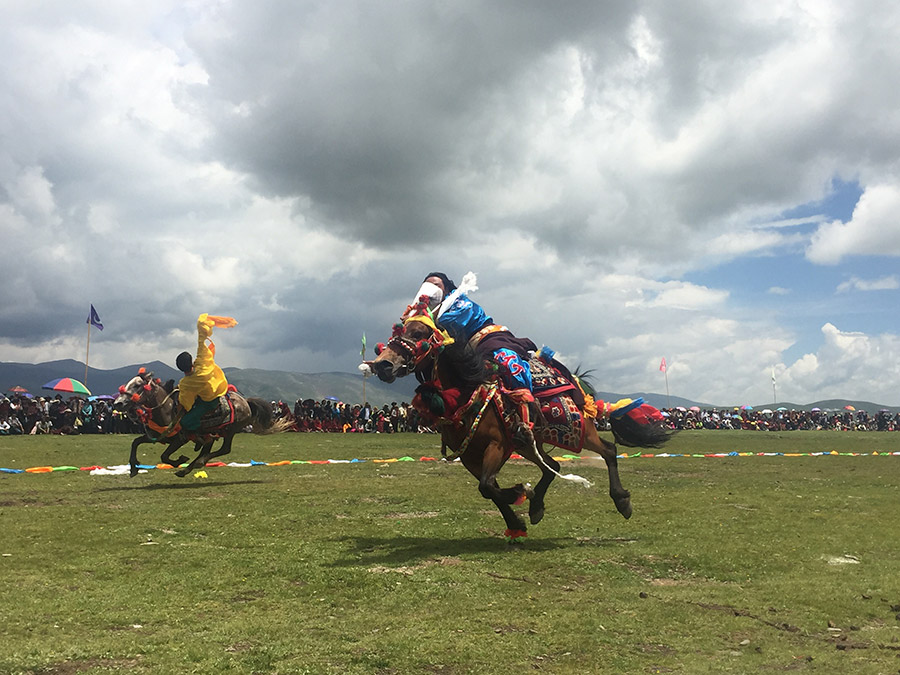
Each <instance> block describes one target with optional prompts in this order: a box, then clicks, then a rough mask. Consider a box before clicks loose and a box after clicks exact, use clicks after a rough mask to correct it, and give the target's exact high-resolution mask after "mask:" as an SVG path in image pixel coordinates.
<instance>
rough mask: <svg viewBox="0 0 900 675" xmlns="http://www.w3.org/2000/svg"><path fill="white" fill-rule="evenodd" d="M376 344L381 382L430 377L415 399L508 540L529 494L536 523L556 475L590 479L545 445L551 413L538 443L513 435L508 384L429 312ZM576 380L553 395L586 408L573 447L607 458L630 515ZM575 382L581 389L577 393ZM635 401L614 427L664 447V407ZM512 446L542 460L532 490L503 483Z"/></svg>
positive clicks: (519, 529)
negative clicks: (567, 468)
mask: <svg viewBox="0 0 900 675" xmlns="http://www.w3.org/2000/svg"><path fill="white" fill-rule="evenodd" d="M376 351H378V352H379V353H378V355H377V358H376V359H375V360H374V361H372V362H369V363H367V364H363V367H366V366H367V367H368V368H370V369H371V370H372V371H373V372H374V373H375V374H376V375H377V376H378V378H379V379H381V380H382V381H384V382H393V381H394V380H395V379H396V378H398V377H403V376H405V375H408V374H409V373H414V374H415V375H416V377H417V379H418V380H419V381H420V382H423V383H426V382H427V384H423V385H422V386H420V387H419V389H417V392H418V395H417V397H416V398H417V400H416V403H417V405H418V406H419V407H421V406H422V405H423V404H424V406H426V407H428V408H430V410H431V412H432V413H433V414H435V416H437V417H439V418H440V422H441V434H442V438H441V440H442V443H443V444H444V445H445V446H446V447H448V448H450V449H451V450H452V451H453V453H454V456H458V457H459V459H460V460H461V462H462V464H463V465H464V466H465V467H466V468H467V469H468V470H469V472H470V473H472V475H473V476H475V477H476V478H477V479H478V489H479V491H480V492H481V495H482V496H483V497H485V498H486V499H490V500H491V501H493V502H494V504H495V505H496V506H497V508H498V509H499V510H500V513H501V515H502V516H503V519H504V521H505V522H506V527H507V530H506V536H507V539H508V540H509V541H511V542H514V541H516V540H518V539H519V538H521V537H524V536H526V529H527V528H526V525H525V523H524V521H523V520H522V519H521V518H520V517H519V516H518V515H517V514H516V513H515V512H514V511H513V509H512V506H513V505H515V504H519V503H521V502H522V501H523V500H524V499H525V498H528V499H529V500H530V503H529V508H528V513H529V519H530V521H531V523H532V524H536V523H538V522H540V520H541V518H543V515H544V495H545V494H546V492H547V489H548V488H549V487H550V483H551V482H552V481H553V479H554V478H555V477H556V476H561V477H563V478H567V479H576V480H581V481H583V482H585V483H586V481H584V479H581V478H580V477H578V476H571V475H568V476H562V475H561V474H560V473H559V469H560V465H559V462H557V461H556V460H555V459H553V457H551V456H550V455H549V454H548V453H547V452H545V451H544V448H543V445H544V443H547V444H551V445H560V435H559V433H558V430H554V429H552V428H551V427H550V425H548V424H547V423H546V421H545V420H535V427H534V431H533V434H534V442H533V443H532V442H525V443H521V442H517V441H516V440H515V439H514V436H513V434H512V433H511V431H510V427H511V424H510V423H508V422H507V421H505V420H504V417H507V418H508V417H509V415H508V414H507V413H508V411H509V410H510V409H515V407H516V406H515V405H512V404H510V402H509V401H505V395H504V393H503V388H502V385H501V384H500V383H499V382H498V381H497V379H496V377H494V378H492V377H490V375H489V374H487V371H486V368H485V364H484V362H483V361H482V360H481V359H480V358H479V357H478V356H477V355H476V354H475V351H474V350H473V349H472V348H471V347H470V346H469V345H467V344H465V343H459V342H455V341H454V340H453V339H452V338H451V337H450V336H449V335H448V334H447V333H445V332H444V331H441V330H440V329H439V328H437V327H436V326H435V324H434V322H433V321H432V320H431V319H430V317H429V316H428V315H427V313H425V314H422V313H420V314H414V315H413V316H410V317H408V318H407V319H406V320H405V321H404V322H403V324H398V325H397V326H396V327H395V333H394V337H393V338H392V339H391V340H390V342H388V343H387V345H383V346H382V345H379V349H378V350H376ZM563 371H564V372H566V373H567V372H568V371H565V369H563ZM572 379H573V380H577V378H574V377H573V378H572ZM571 384H572V388H571V389H570V393H569V394H568V395H566V394H562V395H557V396H555V397H553V406H555V407H557V408H559V407H563V408H565V409H567V410H570V411H576V410H577V411H578V412H580V413H581V415H580V428H578V429H574V430H573V431H574V433H572V434H568V435H567V436H566V437H567V438H568V439H570V440H571V439H575V440H574V442H571V444H570V445H569V447H570V448H571V449H572V450H574V451H576V452H578V451H580V450H581V449H582V448H584V449H587V450H590V451H591V452H594V453H596V454H598V455H600V456H601V457H603V459H604V461H605V462H606V466H607V470H608V474H609V495H610V497H611V498H612V500H613V502H614V503H615V505H616V509H617V510H618V511H619V513H621V514H622V515H623V516H624V517H625V518H629V517H631V513H632V506H631V494H630V493H629V492H628V490H626V489H625V488H624V487H623V486H622V482H621V480H620V478H619V468H618V460H617V457H616V445H615V443H611V442H609V441H606V440H604V439H602V438H601V437H600V436H599V435H598V433H597V429H596V427H595V426H594V424H593V420H592V419H590V418H588V419H585V417H586V416H585V414H584V413H585V409H588V410H589V412H593V409H592V408H591V405H590V404H591V402H592V401H591V399H590V397H589V396H587V397H586V396H583V391H582V390H581V388H580V387H581V385H580V383H579V382H578V381H575V382H571ZM575 387H578V388H579V389H578V391H577V392H575V391H574V388H575ZM573 394H574V395H573ZM579 394H581V395H579ZM579 400H583V401H584V404H582V405H580V406H579V405H578V403H577V401H579ZM599 403H600V405H598V406H597V408H598V412H599V413H600V414H609V412H610V410H611V406H608V405H606V404H603V403H602V402H599ZM551 407H552V406H551ZM629 407H630V408H631V410H629V411H628V414H620V415H617V414H616V412H615V411H614V412H613V413H612V415H611V416H610V426H611V428H612V431H613V434H614V436H615V438H616V440H617V441H618V442H619V443H621V444H623V445H628V446H633V447H660V446H661V445H662V444H663V443H665V442H666V441H667V440H668V438H669V437H670V432H669V431H667V430H666V429H665V428H664V427H663V426H662V425H661V424H660V423H659V422H658V420H661V419H662V418H661V417H658V418H657V417H656V415H658V411H656V409H655V408H650V407H649V406H640V404H639V403H638V404H637V405H635V403H632V404H631V405H630V406H629ZM442 408H443V411H442V410H441V409H442ZM453 408H455V410H454V409H453ZM622 410H624V408H623V409H622ZM654 413H655V414H654ZM426 414H427V411H426ZM572 419H573V420H575V421H576V422H577V420H578V419H579V415H578V414H575V415H573V417H572ZM513 451H516V452H518V453H519V454H520V455H521V456H522V457H524V458H525V459H528V460H530V461H532V462H534V463H535V464H536V465H537V466H538V467H540V469H541V479H540V481H539V482H538V484H537V485H536V486H535V487H534V490H533V491H532V490H530V489H529V488H527V487H525V486H523V485H522V484H521V483H519V484H517V485H515V486H513V487H509V488H500V487H499V485H498V483H497V474H498V473H499V471H500V469H501V468H502V467H503V465H504V464H505V463H506V460H507V459H509V457H510V456H511V455H512V454H513Z"/></svg>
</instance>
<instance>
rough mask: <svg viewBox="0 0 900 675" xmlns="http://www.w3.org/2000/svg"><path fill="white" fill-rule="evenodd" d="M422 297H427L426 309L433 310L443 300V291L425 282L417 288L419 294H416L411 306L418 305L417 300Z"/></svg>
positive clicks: (435, 285)
mask: <svg viewBox="0 0 900 675" xmlns="http://www.w3.org/2000/svg"><path fill="white" fill-rule="evenodd" d="M423 295H425V296H427V297H428V309H434V308H435V307H437V306H438V305H439V304H441V300H443V299H444V291H443V290H442V289H441V287H440V286H438V285H437V284H433V283H431V282H430V281H426V282H425V283H423V284H422V285H421V286H420V287H419V292H418V293H416V297H415V298H413V301H412V304H413V305H415V304H416V303H418V302H419V298H421V297H422V296H423Z"/></svg>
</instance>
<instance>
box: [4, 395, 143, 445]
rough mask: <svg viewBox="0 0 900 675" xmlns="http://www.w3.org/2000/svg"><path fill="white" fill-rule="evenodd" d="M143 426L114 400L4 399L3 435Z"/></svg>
mask: <svg viewBox="0 0 900 675" xmlns="http://www.w3.org/2000/svg"><path fill="white" fill-rule="evenodd" d="M131 433H141V431H140V430H139V427H138V426H137V425H136V424H134V423H133V422H132V421H130V420H129V419H128V418H127V417H126V416H125V415H124V414H123V413H120V412H118V411H116V410H113V409H112V404H111V401H110V400H108V397H107V398H105V399H101V398H95V399H93V400H88V399H84V398H81V397H79V396H70V397H69V398H63V395H62V394H56V395H55V396H53V397H50V396H48V397H46V398H45V397H43V396H37V397H31V396H25V395H22V394H17V395H15V396H11V397H6V396H4V397H2V398H0V435H3V436H15V435H19V434H66V435H68V434H131Z"/></svg>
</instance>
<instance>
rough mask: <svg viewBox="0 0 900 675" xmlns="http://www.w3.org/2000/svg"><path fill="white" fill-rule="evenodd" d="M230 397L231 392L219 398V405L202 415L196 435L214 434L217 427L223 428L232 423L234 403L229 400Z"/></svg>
mask: <svg viewBox="0 0 900 675" xmlns="http://www.w3.org/2000/svg"><path fill="white" fill-rule="evenodd" d="M232 396H233V394H232V393H231V392H228V393H227V394H225V395H224V396H221V397H220V398H219V405H217V406H216V407H215V408H213V409H212V410H210V411H209V412H207V413H204V414H203V417H201V418H200V423H199V425H198V428H197V432H198V433H201V434H209V433H214V432H215V431H217V430H218V429H219V427H224V426H226V425H228V424H231V423H232V422H234V401H232V400H231V397H232Z"/></svg>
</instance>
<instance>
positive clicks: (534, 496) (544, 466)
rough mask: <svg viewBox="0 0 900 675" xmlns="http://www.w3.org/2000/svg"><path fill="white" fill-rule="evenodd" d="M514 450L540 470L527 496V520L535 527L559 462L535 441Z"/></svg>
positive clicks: (542, 510) (542, 514)
mask: <svg viewBox="0 0 900 675" xmlns="http://www.w3.org/2000/svg"><path fill="white" fill-rule="evenodd" d="M516 450H518V451H519V454H520V455H522V457H524V458H525V459H528V460H530V461H532V462H534V463H535V464H537V466H538V468H540V470H541V479H540V480H539V481H538V484H537V485H535V486H534V490H532V491H531V493H530V494H529V495H528V498H529V501H528V519H529V520H530V521H531V524H532V525H537V524H538V523H539V522H541V519H542V518H543V517H544V495H546V494H547V489H548V488H549V487H550V483H552V482H553V479H554V478H556V474H558V473H559V469H560V466H559V462H557V461H556V460H555V459H553V457H551V456H550V455H549V454H547V453H546V452H544V448H543V445H542V444H541V442H540V441H538V440H536V439H535V443H534V445H532V446H531V447H528V446H524V447H517V448H516Z"/></svg>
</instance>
